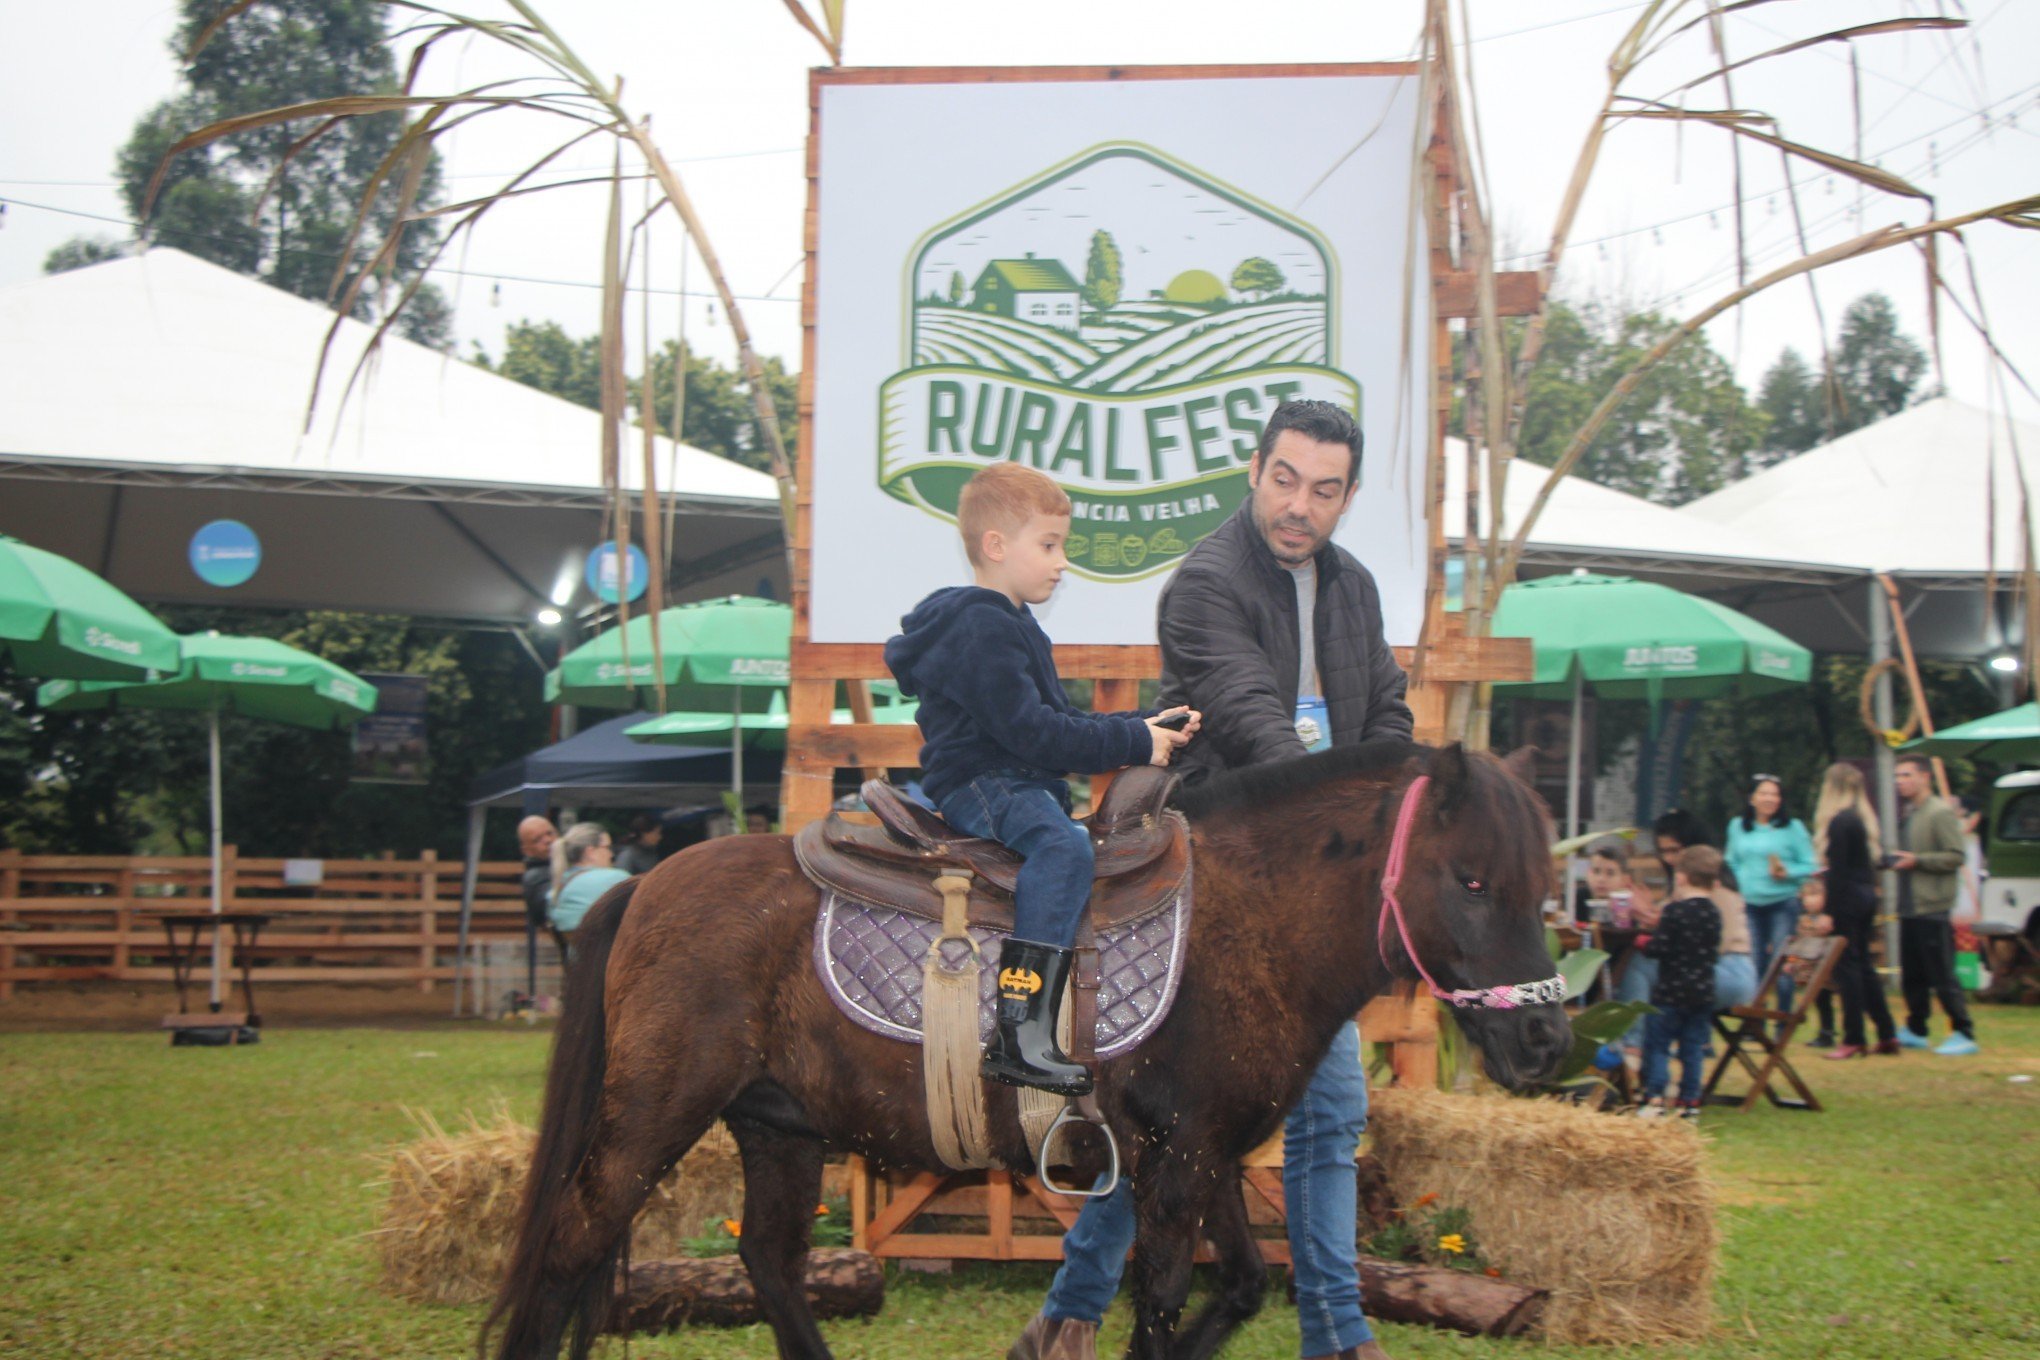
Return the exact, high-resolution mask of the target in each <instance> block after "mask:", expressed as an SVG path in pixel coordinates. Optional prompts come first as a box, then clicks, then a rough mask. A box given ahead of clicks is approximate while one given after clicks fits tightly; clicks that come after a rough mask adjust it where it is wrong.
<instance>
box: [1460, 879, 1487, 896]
mask: <svg viewBox="0 0 2040 1360" xmlns="http://www.w3.org/2000/svg"><path fill="white" fill-rule="evenodd" d="M1459 886H1460V887H1462V888H1464V889H1466V890H1467V891H1468V892H1469V893H1471V894H1473V895H1474V896H1475V897H1486V896H1487V882H1486V880H1484V879H1478V878H1466V877H1463V876H1462V877H1461V878H1460V880H1459Z"/></svg>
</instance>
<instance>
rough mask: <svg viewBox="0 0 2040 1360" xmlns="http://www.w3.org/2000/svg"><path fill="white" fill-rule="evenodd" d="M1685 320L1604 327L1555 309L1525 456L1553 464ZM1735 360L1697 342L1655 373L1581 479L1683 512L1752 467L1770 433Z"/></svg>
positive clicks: (1654, 318)
mask: <svg viewBox="0 0 2040 1360" xmlns="http://www.w3.org/2000/svg"><path fill="white" fill-rule="evenodd" d="M1674 325H1675V323H1674V322H1672V321H1671V320H1669V319H1668V318H1666V317H1663V316H1660V315H1658V314H1657V313H1655V312H1643V313H1639V314H1635V315H1630V316H1623V317H1618V318H1614V319H1612V320H1610V321H1605V322H1604V321H1603V320H1602V318H1601V316H1600V314H1599V312H1598V311H1597V310H1596V309H1594V308H1591V307H1589V308H1585V309H1581V308H1575V307H1570V306H1567V305H1566V304H1564V303H1555V304H1553V306H1552V308H1551V314H1550V317H1549V320H1548V322H1547V325H1546V330H1545V338H1544V350H1543V352H1542V354H1541V355H1540V356H1539V359H1538V363H1537V365H1536V367H1534V368H1533V369H1532V370H1531V373H1530V379H1529V383H1528V385H1527V391H1526V395H1527V401H1526V403H1525V410H1524V418H1523V436H1522V444H1521V448H1522V453H1523V456H1524V457H1525V458H1528V459H1529V460H1530V461H1532V462H1536V463H1543V464H1545V465H1547V466H1549V465H1550V464H1551V463H1553V462H1554V461H1555V460H1556V459H1557V457H1558V455H1559V453H1560V452H1561V451H1562V450H1563V449H1564V448H1565V446H1566V443H1567V441H1568V440H1569V439H1570V438H1571V437H1572V433H1573V431H1575V430H1577V429H1579V428H1580V426H1581V425H1582V424H1584V423H1585V420H1586V416H1587V414H1588V413H1589V412H1591V411H1592V410H1593V408H1594V406H1595V405H1596V404H1597V403H1598V402H1599V401H1600V400H1601V398H1602V397H1603V396H1604V395H1605V394H1606V393H1607V392H1608V391H1609V390H1610V389H1611V388H1612V387H1613V386H1614V385H1615V383H1616V381H1617V380H1618V379H1619V378H1620V377H1621V376H1622V374H1623V373H1625V372H1627V371H1628V370H1629V369H1630V367H1632V366H1633V365H1634V364H1635V363H1636V361H1637V359H1638V357H1639V356H1640V355H1642V354H1643V353H1644V352H1645V351H1646V350H1648V349H1649V348H1650V347H1651V346H1652V345H1654V344H1656V343H1657V342H1658V341H1659V340H1660V339H1662V338H1663V337H1664V336H1665V335H1666V334H1668V333H1669V332H1670V331H1671V330H1672V329H1673V327H1674ZM1762 424H1763V421H1762V418H1761V417H1760V416H1759V415H1757V413H1755V412H1754V411H1752V410H1751V409H1750V406H1749V403H1748V400H1747V399H1746V397H1745V395H1744V393H1743V390H1742V388H1741V386H1739V385H1738V384H1737V383H1736V381H1735V375H1734V372H1733V371H1732V370H1731V369H1730V368H1729V365H1728V362H1727V361H1726V360H1725V359H1723V358H1722V357H1721V355H1719V354H1717V353H1716V352H1715V350H1714V348H1713V346H1711V345H1709V344H1708V343H1707V340H1706V337H1705V336H1696V337H1694V338H1693V339H1691V340H1689V341H1687V342H1686V343H1685V344H1683V345H1681V346H1679V347H1678V348H1677V349H1676V350H1674V351H1673V352H1672V354H1671V355H1670V356H1669V357H1668V358H1667V359H1665V361H1664V362H1663V363H1661V364H1659V365H1658V366H1657V367H1656V368H1654V369H1652V370H1651V371H1650V373H1649V374H1647V375H1646V376H1645V377H1644V379H1643V381H1642V383H1641V384H1640V385H1639V386H1638V387H1637V389H1636V390H1635V391H1634V392H1633V393H1631V395H1630V397H1629V399H1628V400H1627V401H1625V402H1624V403H1623V404H1622V406H1621V407H1620V408H1619V409H1618V410H1617V411H1616V413H1615V414H1614V416H1613V417H1612V418H1611V419H1610V420H1609V421H1608V423H1607V424H1606V425H1605V426H1604V427H1603V428H1602V430H1601V432H1600V434H1599V435H1598V436H1597V437H1596V438H1595V439H1594V441H1593V442H1592V443H1591V444H1589V445H1588V446H1587V451H1586V453H1585V454H1584V455H1583V456H1582V457H1581V459H1580V462H1579V465H1578V466H1577V467H1576V468H1575V469H1574V474H1575V475H1576V476H1580V477H1584V478H1586V479H1587V480H1588V481H1592V482H1598V483H1600V484H1601V485H1602V486H1608V487H1613V488H1614V489H1616V490H1618V491H1626V492H1628V493H1629V494H1630V495H1633V496H1642V497H1644V498H1646V499H1649V500H1653V501H1657V502H1659V503H1661V504H1665V505H1683V504H1684V503H1685V502H1687V501H1690V500H1694V499H1696V498H1697V497H1700V496H1704V495H1706V494H1707V493H1708V492H1710V491H1714V490H1717V489H1719V488H1720V487H1722V486H1725V485H1726V484H1727V483H1728V482H1730V481H1732V480H1733V479H1734V478H1736V477H1738V476H1740V475H1742V473H1743V472H1744V471H1746V470H1747V468H1748V464H1749V456H1750V453H1751V451H1752V450H1753V449H1754V448H1755V447H1756V444H1757V438H1758V436H1759V434H1760V433H1761V431H1762Z"/></svg>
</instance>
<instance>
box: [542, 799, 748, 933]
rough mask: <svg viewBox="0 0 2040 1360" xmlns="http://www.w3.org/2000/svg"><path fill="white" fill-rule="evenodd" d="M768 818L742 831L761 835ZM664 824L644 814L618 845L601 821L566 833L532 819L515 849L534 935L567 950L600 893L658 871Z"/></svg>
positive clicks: (634, 820) (546, 821) (578, 824)
mask: <svg viewBox="0 0 2040 1360" xmlns="http://www.w3.org/2000/svg"><path fill="white" fill-rule="evenodd" d="M770 829H771V823H770V817H769V816H768V814H767V813H766V812H765V811H764V810H762V809H759V808H752V809H750V810H748V811H747V813H746V814H745V820H744V830H745V831H746V832H747V833H749V834H752V835H762V834H764V833H765V832H767V831H769V830H770ZM666 841H667V837H666V824H665V822H664V821H663V820H662V819H661V818H660V817H659V816H658V815H657V814H656V813H651V812H640V813H638V814H637V815H636V816H634V817H632V818H631V820H630V828H629V830H628V831H627V832H626V833H625V837H624V839H623V841H622V843H621V844H620V845H619V844H618V843H617V841H616V840H615V838H614V837H613V835H612V834H611V832H610V831H609V829H608V828H607V827H606V826H604V825H603V824H602V823H600V822H595V821H587V822H576V823H575V824H574V825H572V826H570V827H569V828H567V830H566V831H565V832H564V833H563V832H561V831H560V830H559V828H558V827H556V826H554V825H553V823H552V820H551V819H550V818H547V817H541V816H530V817H526V818H525V819H524V820H523V821H521V822H519V823H518V824H517V847H518V850H519V852H520V853H521V854H522V855H523V857H524V878H523V885H522V886H523V893H524V915H525V922H526V924H527V925H529V926H530V927H531V928H532V929H533V930H534V931H538V930H545V931H549V932H551V934H552V937H553V939H554V941H555V942H556V943H557V944H558V945H559V947H560V952H561V953H562V954H564V953H565V952H566V951H567V947H568V944H569V942H570V941H571V940H572V938H573V935H574V932H575V931H576V930H578V929H579V928H580V925H581V918H582V917H584V916H586V915H587V914H588V909H589V908H590V907H592V906H594V905H595V903H596V901H597V900H598V899H600V898H601V896H602V894H604V893H606V892H608V891H609V890H610V889H611V888H613V887H615V886H616V885H617V884H619V883H621V882H623V881H624V880H626V879H628V878H632V877H634V876H636V875H638V874H643V873H649V872H650V871H651V870H652V869H654V868H655V867H657V865H658V863H659V861H660V860H661V859H662V858H664V857H665V854H666V853H667V852H668V851H669V850H670V849H675V848H678V847H674V846H669V845H667V844H666Z"/></svg>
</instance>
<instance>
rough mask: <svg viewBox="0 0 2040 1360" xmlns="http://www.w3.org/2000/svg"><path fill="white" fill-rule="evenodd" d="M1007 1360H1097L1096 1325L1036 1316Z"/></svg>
mask: <svg viewBox="0 0 2040 1360" xmlns="http://www.w3.org/2000/svg"><path fill="white" fill-rule="evenodd" d="M1006 1360H1098V1324H1097V1323H1095V1322H1083V1321H1080V1320H1078V1319H1076V1318H1052V1317H1046V1316H1044V1315H1042V1314H1040V1313H1036V1314H1035V1315H1034V1320H1033V1321H1031V1322H1029V1323H1028V1324H1027V1326H1026V1327H1024V1328H1023V1329H1021V1332H1020V1339H1019V1340H1018V1341H1015V1342H1014V1343H1013V1346H1012V1348H1011V1349H1010V1350H1008V1351H1007V1352H1006Z"/></svg>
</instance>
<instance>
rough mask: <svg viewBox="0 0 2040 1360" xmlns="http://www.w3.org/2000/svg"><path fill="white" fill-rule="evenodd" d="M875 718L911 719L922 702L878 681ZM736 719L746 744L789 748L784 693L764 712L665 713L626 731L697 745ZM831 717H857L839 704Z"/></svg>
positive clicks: (676, 743)
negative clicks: (904, 697) (918, 702)
mask: <svg viewBox="0 0 2040 1360" xmlns="http://www.w3.org/2000/svg"><path fill="white" fill-rule="evenodd" d="M871 689H872V699H873V701H874V702H873V703H872V705H871V720H872V721H873V722H881V723H910V722H912V721H914V715H915V714H916V713H918V712H920V709H921V706H920V705H919V704H917V703H914V702H912V701H911V700H908V699H903V698H901V697H900V692H899V690H898V689H897V688H895V687H893V686H892V685H891V684H890V683H889V682H885V681H875V682H873V684H872V686H871ZM732 721H737V722H740V723H741V725H742V728H743V733H744V744H745V745H746V746H749V747H751V748H752V749H754V750H760V751H783V750H785V749H786V728H787V723H788V718H787V712H786V700H785V699H784V698H783V697H782V696H780V695H777V694H775V695H773V696H772V706H771V708H770V709H768V710H767V711H766V712H763V713H743V714H730V713H689V712H679V713H662V714H660V715H659V716H658V717H656V718H648V719H646V720H645V721H644V722H641V723H639V724H638V725H637V726H635V727H626V728H624V729H623V734H624V735H625V736H627V737H631V738H633V739H635V740H637V741H649V742H656V743H662V744H665V745H668V746H694V745H698V744H700V741H701V739H702V738H703V737H721V736H726V735H728V734H729V731H730V724H731V722H732ZM830 721H832V722H838V723H847V722H854V721H856V720H855V718H854V717H852V715H851V713H850V710H849V709H847V708H839V709H837V710H835V712H834V713H833V714H832V715H831V718H830Z"/></svg>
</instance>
